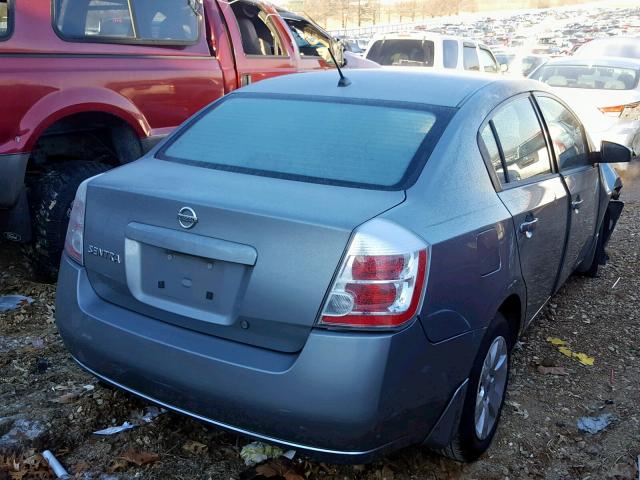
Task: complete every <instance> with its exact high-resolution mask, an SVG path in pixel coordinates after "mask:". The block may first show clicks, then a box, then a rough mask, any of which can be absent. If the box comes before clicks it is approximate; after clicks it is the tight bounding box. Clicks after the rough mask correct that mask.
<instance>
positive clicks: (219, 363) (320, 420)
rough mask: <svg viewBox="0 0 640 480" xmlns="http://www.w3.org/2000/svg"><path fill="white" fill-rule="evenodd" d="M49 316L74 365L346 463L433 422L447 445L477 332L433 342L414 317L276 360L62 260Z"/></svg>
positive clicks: (404, 441) (319, 338) (333, 335)
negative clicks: (172, 316)
mask: <svg viewBox="0 0 640 480" xmlns="http://www.w3.org/2000/svg"><path fill="white" fill-rule="evenodd" d="M56 321H57V324H58V327H59V329H60V333H61V335H62V337H63V339H64V342H65V344H66V346H67V347H68V349H69V350H70V351H71V354H72V355H73V357H74V358H75V359H76V360H77V361H78V362H79V363H80V364H81V366H83V367H84V368H85V369H87V370H88V371H90V372H91V373H93V374H94V375H96V376H98V377H100V378H102V379H103V380H105V381H107V382H109V383H112V384H114V385H115V386H117V387H120V388H122V389H124V390H127V391H129V392H131V393H134V394H136V395H138V396H140V397H143V398H146V399H148V400H151V401H153V402H156V403H159V404H161V405H164V406H166V407H168V408H170V409H173V410H176V411H179V412H181V413H185V414H187V415H190V416H193V417H195V418H198V419H200V420H203V421H206V422H209V423H212V424H215V425H218V426H220V427H223V428H226V429H229V430H232V431H236V432H239V433H242V434H246V435H248V436H251V437H255V438H261V439H264V440H266V441H269V442H272V443H276V444H280V445H284V446H288V447H292V448H295V449H299V450H303V451H306V452H309V453H311V454H312V455H313V456H315V457H319V458H326V459H328V460H331V461H342V462H349V463H361V462H366V461H370V460H372V459H373V458H375V457H376V456H378V455H380V454H382V453H384V452H387V451H390V450H394V449H397V448H400V447H402V446H405V445H408V444H411V443H417V442H421V441H424V440H425V438H427V436H428V435H429V433H430V432H432V431H434V427H436V426H437V428H435V430H437V432H438V435H434V434H432V435H431V437H430V440H433V441H432V443H433V446H441V445H440V444H441V443H442V442H444V441H446V440H448V438H447V437H448V434H447V433H446V432H450V431H452V429H453V427H454V426H455V425H453V424H454V423H455V421H456V420H457V413H458V412H457V410H459V408H460V405H461V401H460V399H461V398H463V396H464V388H461V386H464V385H465V380H466V375H467V373H468V371H469V369H470V367H471V362H472V360H473V358H474V357H475V352H476V351H477V348H478V343H479V341H480V338H481V334H482V332H478V331H476V332H470V333H468V334H465V335H461V336H459V337H456V338H454V339H451V340H449V341H447V342H442V343H440V344H437V345H433V344H430V343H429V342H428V341H427V339H426V337H425V335H424V332H423V330H422V328H421V327H420V323H419V322H414V324H413V325H411V326H409V327H408V328H407V329H405V330H403V331H401V332H396V333H386V334H382V333H381V334H345V333H339V332H329V331H322V330H318V331H316V330H314V331H312V332H311V334H310V335H309V338H308V340H307V342H306V344H305V346H304V348H303V349H302V350H301V351H300V352H298V353H296V354H289V353H280V352H275V351H270V350H266V349H263V348H257V347H253V346H250V345H244V344H240V343H236V342H232V341H228V340H224V339H220V338H217V337H212V336H208V335H204V334H201V333H198V332H194V331H191V330H187V329H183V328H180V327H176V326H174V325H170V324H166V323H163V322H159V321H157V320H155V319H152V318H149V317H145V316H143V315H140V314H137V313H134V312H131V311H128V310H125V309H122V308H120V307H118V306H115V305H113V304H110V303H107V302H105V301H103V300H102V299H100V298H99V297H98V296H97V295H96V294H95V292H94V291H93V289H92V288H91V285H90V283H89V281H88V279H87V276H86V272H85V270H84V268H81V267H79V266H78V265H76V264H75V263H74V262H73V261H71V260H70V259H68V258H67V257H66V256H64V257H63V260H62V265H61V269H60V276H59V283H58V297H57V305H56ZM450 424H451V425H450ZM442 432H445V434H444V435H443V434H442Z"/></svg>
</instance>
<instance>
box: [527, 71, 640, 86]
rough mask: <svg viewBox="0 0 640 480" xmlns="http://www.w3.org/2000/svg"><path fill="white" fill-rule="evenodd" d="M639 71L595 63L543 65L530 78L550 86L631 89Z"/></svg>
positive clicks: (636, 83)
mask: <svg viewBox="0 0 640 480" xmlns="http://www.w3.org/2000/svg"><path fill="white" fill-rule="evenodd" d="M638 77H639V71H638V70H634V69H632V68H616V67H606V66H596V65H545V66H543V67H541V68H539V69H538V70H537V71H536V72H535V73H534V74H533V75H532V77H531V78H533V79H534V80H540V81H541V82H544V83H546V84H548V85H549V86H550V87H564V88H588V89H597V90H633V89H634V88H636V87H637V86H638Z"/></svg>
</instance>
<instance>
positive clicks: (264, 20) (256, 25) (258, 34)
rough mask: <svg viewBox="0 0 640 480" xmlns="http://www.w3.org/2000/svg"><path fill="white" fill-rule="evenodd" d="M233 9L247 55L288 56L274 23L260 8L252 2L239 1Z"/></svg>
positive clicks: (233, 5) (234, 4)
mask: <svg viewBox="0 0 640 480" xmlns="http://www.w3.org/2000/svg"><path fill="white" fill-rule="evenodd" d="M231 9H232V10H233V13H234V15H235V16H236V20H237V21H238V27H239V28H240V34H241V35H242V48H243V50H244V53H245V54H246V55H261V56H283V55H286V52H285V51H284V49H283V48H282V43H281V41H280V37H279V36H278V32H277V30H276V28H275V26H274V25H273V22H271V20H270V19H269V16H268V15H267V13H265V12H264V11H263V10H262V9H261V8H260V7H258V6H257V5H255V4H253V3H251V2H245V1H239V2H235V3H232V4H231Z"/></svg>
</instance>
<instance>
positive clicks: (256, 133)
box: [158, 94, 453, 190]
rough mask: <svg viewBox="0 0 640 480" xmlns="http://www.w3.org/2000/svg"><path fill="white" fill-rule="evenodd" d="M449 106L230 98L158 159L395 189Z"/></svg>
mask: <svg viewBox="0 0 640 480" xmlns="http://www.w3.org/2000/svg"><path fill="white" fill-rule="evenodd" d="M452 114H453V109H449V108H443V107H436V106H434V107H430V106H423V105H420V106H419V107H415V108H414V107H413V106H412V105H411V104H409V105H405V104H396V103H393V104H391V103H384V104H381V103H375V104H372V103H353V102H351V101H349V102H345V101H344V100H341V99H336V100H334V99H328V98H323V99H322V100H318V98H317V97H316V98H315V99H313V97H306V96H305V97H288V96H287V97H280V96H277V97H274V96H262V95H252V94H233V95H230V96H228V97H226V99H224V100H223V101H221V102H217V103H215V104H214V105H212V107H210V108H209V109H207V110H205V111H204V112H203V113H201V114H200V115H199V116H197V117H196V118H195V119H194V120H192V121H191V122H189V123H187V125H186V126H185V127H183V129H182V130H180V132H179V133H178V134H177V136H176V137H174V140H173V141H170V142H169V143H168V144H167V145H166V146H165V147H164V148H163V149H162V150H161V151H160V152H159V154H158V158H161V159H165V160H174V161H178V162H185V163H189V164H193V165H196V166H202V167H209V168H216V169H221V170H229V171H235V172H241V173H249V174H254V175H265V176H272V177H278V178H288V179H293V180H302V181H309V182H314V183H328V184H334V185H346V186H356V187H363V188H376V189H384V190H401V189H404V188H406V187H407V186H408V185H409V184H410V183H412V182H413V181H414V180H415V178H416V177H417V175H419V173H420V169H421V168H422V166H423V164H424V162H426V160H427V157H428V156H429V154H430V152H431V150H432V149H433V147H434V146H435V144H436V142H437V140H438V138H439V137H440V135H441V134H442V131H443V130H444V127H445V126H446V124H447V122H448V121H449V119H450V117H451V115H452Z"/></svg>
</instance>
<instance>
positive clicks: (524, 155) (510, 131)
mask: <svg viewBox="0 0 640 480" xmlns="http://www.w3.org/2000/svg"><path fill="white" fill-rule="evenodd" d="M492 122H493V126H494V128H495V129H496V134H497V135H498V141H499V142H500V145H501V147H502V152H503V154H504V160H505V166H506V168H507V180H508V181H509V182H516V181H520V180H527V179H529V178H532V177H535V176H539V175H545V174H548V173H550V172H551V162H550V159H549V151H548V150H547V142H546V140H545V137H544V134H543V133H542V128H541V127H540V122H539V121H538V117H537V116H536V114H535V111H534V110H533V105H532V104H531V100H529V98H528V97H523V98H519V99H517V100H514V101H512V102H511V103H509V104H508V105H507V106H505V107H504V108H502V109H501V110H500V111H499V112H498V113H497V114H496V115H495V116H494V117H493V120H492Z"/></svg>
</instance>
